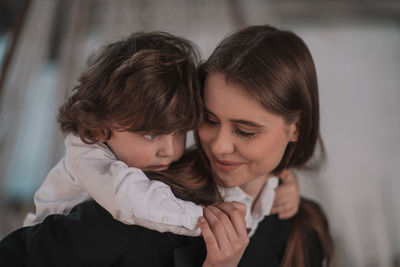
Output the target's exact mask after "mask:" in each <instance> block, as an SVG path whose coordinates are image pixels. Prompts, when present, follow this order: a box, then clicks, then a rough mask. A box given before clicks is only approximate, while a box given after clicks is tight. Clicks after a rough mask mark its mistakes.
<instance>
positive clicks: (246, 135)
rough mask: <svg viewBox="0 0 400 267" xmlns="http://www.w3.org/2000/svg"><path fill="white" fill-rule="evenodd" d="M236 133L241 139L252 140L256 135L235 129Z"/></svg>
mask: <svg viewBox="0 0 400 267" xmlns="http://www.w3.org/2000/svg"><path fill="white" fill-rule="evenodd" d="M235 133H236V134H237V135H239V136H240V137H243V138H251V137H253V136H254V133H249V132H245V131H242V130H240V129H238V128H236V129H235Z"/></svg>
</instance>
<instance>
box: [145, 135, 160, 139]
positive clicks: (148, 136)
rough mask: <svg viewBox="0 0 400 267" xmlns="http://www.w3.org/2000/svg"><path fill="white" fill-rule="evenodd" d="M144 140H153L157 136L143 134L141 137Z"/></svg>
mask: <svg viewBox="0 0 400 267" xmlns="http://www.w3.org/2000/svg"><path fill="white" fill-rule="evenodd" d="M143 137H144V138H146V139H148V140H153V139H155V138H156V137H157V135H155V134H145V135H143Z"/></svg>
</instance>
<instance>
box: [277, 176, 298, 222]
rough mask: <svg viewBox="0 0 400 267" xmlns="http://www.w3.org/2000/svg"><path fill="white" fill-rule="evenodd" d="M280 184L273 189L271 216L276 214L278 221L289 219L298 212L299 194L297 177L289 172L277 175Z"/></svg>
mask: <svg viewBox="0 0 400 267" xmlns="http://www.w3.org/2000/svg"><path fill="white" fill-rule="evenodd" d="M278 176H279V178H280V179H281V180H282V184H281V185H280V186H278V187H277V188H276V189H275V199H274V204H273V205H272V209H271V214H278V217H279V219H281V220H283V219H289V218H291V217H293V216H294V215H295V214H296V213H297V211H298V210H299V204H300V193H299V184H298V181H297V177H296V176H294V174H293V173H292V172H291V171H289V170H284V171H282V172H281V173H280V174H279V175H278Z"/></svg>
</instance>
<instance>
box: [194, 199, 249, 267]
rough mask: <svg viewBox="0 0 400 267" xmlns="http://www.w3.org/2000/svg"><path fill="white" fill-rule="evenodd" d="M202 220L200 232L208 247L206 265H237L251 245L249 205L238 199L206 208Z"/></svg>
mask: <svg viewBox="0 0 400 267" xmlns="http://www.w3.org/2000/svg"><path fill="white" fill-rule="evenodd" d="M203 214H204V217H201V218H200V220H199V224H200V229H201V233H202V235H203V238H204V242H205V243H206V247H207V257H206V260H205V261H204V264H203V267H206V266H207V267H208V266H237V265H238V264H239V261H240V259H241V258H242V255H243V253H244V251H245V249H246V247H247V245H248V244H249V236H248V235H247V229H246V222H245V220H244V217H245V214H246V206H245V205H244V204H242V203H239V202H224V203H221V204H218V205H211V206H207V207H205V208H204V209H203Z"/></svg>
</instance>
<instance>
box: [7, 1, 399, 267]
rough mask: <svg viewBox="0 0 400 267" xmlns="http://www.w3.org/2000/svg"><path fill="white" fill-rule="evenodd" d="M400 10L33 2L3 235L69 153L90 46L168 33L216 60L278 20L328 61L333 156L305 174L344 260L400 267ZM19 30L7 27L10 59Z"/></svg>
mask: <svg viewBox="0 0 400 267" xmlns="http://www.w3.org/2000/svg"><path fill="white" fill-rule="evenodd" d="M17 14H18V13H16V16H17V17H18V15H17ZM399 15H400V3H399V2H398V1H316V0H315V1H311V0H310V1H286V0H284V1H272V0H271V1H261V0H260V1H257V0H254V1H239V0H235V1H228V0H226V1H211V0H192V1H184V0H168V1H154V0H151V1H145V0H141V1H140V0H136V1H134V0H132V1H128V0H117V1H106V0H81V1H78V0H70V1H62V0H31V1H30V5H29V9H28V12H27V14H26V16H25V23H24V27H23V28H22V30H21V32H20V35H19V38H18V41H17V42H16V44H15V49H14V52H13V54H12V58H11V61H10V64H9V65H8V67H7V73H6V74H7V75H6V76H5V80H4V83H3V85H2V88H1V91H0V93H1V95H0V97H1V98H0V102H1V104H0V107H1V108H0V112H1V113H0V118H1V120H0V151H1V154H0V157H1V160H0V175H1V176H0V189H1V200H0V202H1V207H2V208H3V210H4V211H2V214H5V215H6V216H3V217H2V219H0V227H1V228H0V237H3V236H4V235H5V234H6V233H8V232H10V231H11V230H13V229H16V228H18V227H19V225H20V223H21V218H22V217H23V216H24V214H25V212H26V210H27V209H30V208H31V200H32V197H33V193H34V191H35V190H36V189H37V187H38V186H39V185H40V183H41V181H42V180H43V179H44V177H45V175H46V173H47V172H48V171H49V169H50V168H51V167H52V166H53V165H54V164H55V163H56V162H57V161H58V160H59V158H60V157H61V156H62V154H63V139H62V136H61V134H60V132H59V130H58V126H57V124H56V121H55V116H56V110H57V107H58V106H59V105H60V104H61V103H62V102H63V101H64V100H65V98H66V96H67V95H68V94H69V93H70V90H71V88H72V87H73V85H74V83H75V82H76V79H77V76H78V74H79V72H80V71H82V70H83V68H84V66H85V59H86V57H87V56H88V55H89V54H90V52H92V51H93V50H94V49H96V48H98V47H99V46H100V45H102V44H104V43H106V42H109V41H112V40H115V39H118V38H120V37H122V36H125V35H127V34H128V33H130V32H132V31H150V30H163V31H167V32H170V33H173V34H176V35H180V36H183V37H185V38H188V39H190V40H192V41H193V42H195V43H196V44H197V45H198V46H199V47H200V48H201V50H202V51H203V57H204V58H206V57H207V56H208V55H209V54H210V53H211V51H212V50H213V48H214V47H215V46H216V44H217V43H218V42H219V41H220V40H221V39H222V38H223V37H224V36H226V35H227V34H228V33H230V32H233V31H235V30H237V29H239V28H241V27H243V26H246V25H252V24H265V23H269V24H272V25H274V26H277V27H280V28H288V29H291V30H293V31H295V32H296V33H297V34H299V35H300V36H301V37H302V38H303V39H304V40H305V41H306V43H307V44H308V45H309V47H310V50H311V52H312V54H313V57H314V60H315V63H316V67H317V73H318V78H319V86H320V100H321V122H322V135H323V138H324V141H325V144H326V148H327V152H328V160H327V163H326V164H325V165H324V167H323V169H322V170H321V171H320V172H319V173H318V174H315V173H309V172H304V171H298V176H299V177H300V182H301V191H302V193H303V194H304V195H306V196H308V197H311V198H313V199H316V200H317V201H318V202H320V203H321V204H322V206H323V207H324V209H325V210H326V212H327V214H328V217H329V221H330V223H331V228H332V231H333V234H334V238H335V241H336V244H337V251H336V265H337V266H400V227H399V225H400V209H399V208H398V207H397V206H398V205H399V204H400V197H399V196H398V194H397V192H398V191H399V189H400V180H399V178H398V174H397V172H396V170H397V168H396V167H397V166H398V164H400V142H398V141H397V137H398V136H399V134H400V101H399V100H400V88H399V87H400V86H399V85H400V76H399V73H400V72H399V70H400V49H399V47H400V25H399ZM12 36H13V33H12V32H11V31H8V32H7V31H3V34H2V36H0V50H2V51H0V55H2V54H1V53H3V56H2V58H3V61H4V57H5V56H4V54H6V52H5V50H6V48H7V47H9V46H10V40H11V39H12V38H11V37H12ZM0 59H1V57H0ZM21 207H22V208H21ZM10 218H12V219H10Z"/></svg>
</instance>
